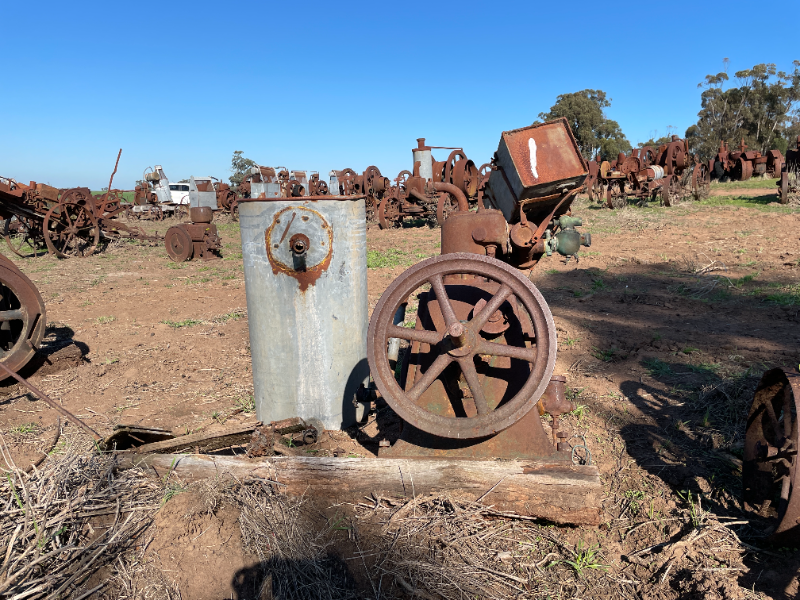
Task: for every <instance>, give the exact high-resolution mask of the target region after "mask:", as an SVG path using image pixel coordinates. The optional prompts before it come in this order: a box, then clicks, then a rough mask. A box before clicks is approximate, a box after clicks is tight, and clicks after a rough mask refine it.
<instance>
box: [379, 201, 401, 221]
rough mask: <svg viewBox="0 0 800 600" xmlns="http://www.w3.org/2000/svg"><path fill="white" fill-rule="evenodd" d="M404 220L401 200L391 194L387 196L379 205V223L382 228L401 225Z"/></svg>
mask: <svg viewBox="0 0 800 600" xmlns="http://www.w3.org/2000/svg"><path fill="white" fill-rule="evenodd" d="M402 222H403V217H402V215H401V214H400V202H399V201H398V200H397V199H396V198H392V197H391V196H385V197H384V198H383V200H381V203H380V204H379V205H378V225H379V226H380V228H381V229H391V228H392V227H399V226H400V225H401V224H402Z"/></svg>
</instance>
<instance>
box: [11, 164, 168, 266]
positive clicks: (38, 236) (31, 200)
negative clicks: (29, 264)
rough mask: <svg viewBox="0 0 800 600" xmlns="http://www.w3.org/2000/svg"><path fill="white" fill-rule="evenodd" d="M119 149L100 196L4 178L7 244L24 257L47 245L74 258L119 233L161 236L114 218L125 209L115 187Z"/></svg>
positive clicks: (151, 238)
mask: <svg viewBox="0 0 800 600" xmlns="http://www.w3.org/2000/svg"><path fill="white" fill-rule="evenodd" d="M121 154H122V150H120V152H119V154H118V155H117V162H116V164H115V165H114V171H113V173H112V174H111V178H110V180H109V185H108V188H107V191H105V192H104V193H103V194H100V195H97V196H95V195H92V193H91V191H90V190H89V188H71V189H67V190H57V189H56V188H53V187H51V186H48V185H44V184H40V183H36V182H34V181H32V182H30V184H29V185H25V184H21V183H18V182H17V181H15V180H13V179H11V178H0V217H2V218H3V219H5V222H4V224H3V229H4V231H3V233H4V236H5V240H6V243H7V244H8V246H9V248H10V249H11V250H12V251H13V252H14V253H15V254H17V255H19V256H23V257H25V256H36V255H38V254H39V253H40V252H42V251H43V250H44V248H46V249H47V252H49V253H50V254H53V255H55V256H57V257H59V258H70V257H76V256H77V257H84V256H90V255H91V254H93V253H94V252H95V251H96V249H97V247H98V245H99V244H100V243H101V242H105V241H109V240H113V239H119V238H120V237H128V238H135V239H141V240H149V241H157V240H160V238H159V237H157V236H151V235H148V234H146V233H145V232H144V231H142V230H141V229H139V228H131V227H128V226H126V225H124V224H122V223H120V222H119V221H118V220H117V219H115V217H117V216H119V215H120V214H122V213H123V212H124V211H125V210H126V208H125V204H124V203H123V200H122V194H121V191H120V190H114V189H112V187H111V184H112V183H113V181H114V175H115V174H116V172H117V166H118V165H119V158H120V156H121Z"/></svg>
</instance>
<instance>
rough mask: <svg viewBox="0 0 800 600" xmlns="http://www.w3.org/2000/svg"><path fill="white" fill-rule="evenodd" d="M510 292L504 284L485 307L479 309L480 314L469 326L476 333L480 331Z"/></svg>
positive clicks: (509, 288)
mask: <svg viewBox="0 0 800 600" xmlns="http://www.w3.org/2000/svg"><path fill="white" fill-rule="evenodd" d="M512 291H513V290H512V289H511V287H509V286H508V285H506V284H505V283H504V284H503V285H502V286H501V287H500V289H499V290H497V293H496V294H495V295H494V296H492V299H491V300H489V302H487V303H486V306H484V307H483V308H482V309H481V312H479V313H478V314H477V315H475V316H474V317H473V318H472V321H471V322H470V325H472V326H473V327H474V328H475V330H476V331H477V330H480V329H482V328H483V326H484V325H486V321H488V320H489V317H491V316H492V315H493V314H494V313H495V311H496V310H497V309H498V308H500V305H501V304H503V302H505V301H506V300H507V299H508V297H509V296H510V295H511V293H512Z"/></svg>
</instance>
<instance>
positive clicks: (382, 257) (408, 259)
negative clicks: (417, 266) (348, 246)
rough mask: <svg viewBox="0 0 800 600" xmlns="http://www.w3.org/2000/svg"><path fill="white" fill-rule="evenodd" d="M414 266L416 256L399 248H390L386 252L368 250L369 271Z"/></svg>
mask: <svg viewBox="0 0 800 600" xmlns="http://www.w3.org/2000/svg"><path fill="white" fill-rule="evenodd" d="M412 264H414V256H413V255H411V254H410V253H408V252H404V251H403V250H398V249H397V248H389V249H388V250H386V251H385V252H379V251H377V250H367V268H368V269H391V268H393V267H408V266H411V265H412Z"/></svg>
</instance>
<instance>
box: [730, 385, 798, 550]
mask: <svg viewBox="0 0 800 600" xmlns="http://www.w3.org/2000/svg"><path fill="white" fill-rule="evenodd" d="M798 412H800V374H799V373H798V372H797V371H790V370H783V369H772V370H771V371H767V372H766V373H764V376H763V377H762V378H761V381H760V382H759V384H758V387H757V388H756V393H755V395H754V397H753V404H752V405H751V407H750V414H749V416H748V418H747V433H746V437H745V447H744V461H743V464H742V484H743V486H744V500H745V502H746V506H747V505H749V507H748V508H749V509H751V510H753V511H754V512H756V513H758V515H760V516H761V517H765V518H767V519H768V520H769V521H770V523H769V524H770V528H771V534H772V540H773V541H775V542H776V543H781V544H786V543H790V544H791V545H797V543H798V542H800V493H793V492H794V491H795V488H796V487H797V485H796V483H797V477H798V474H797V473H798V469H797V451H798V449H800V433H798V427H797V415H798Z"/></svg>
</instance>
